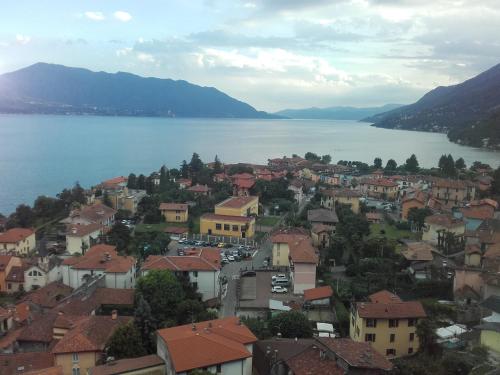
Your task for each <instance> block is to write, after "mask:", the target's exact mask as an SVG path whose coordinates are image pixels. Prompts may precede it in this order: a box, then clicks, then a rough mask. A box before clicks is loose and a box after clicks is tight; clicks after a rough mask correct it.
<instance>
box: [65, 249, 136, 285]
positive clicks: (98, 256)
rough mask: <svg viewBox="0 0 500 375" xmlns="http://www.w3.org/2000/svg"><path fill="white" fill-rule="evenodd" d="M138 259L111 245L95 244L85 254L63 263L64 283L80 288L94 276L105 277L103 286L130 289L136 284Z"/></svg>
mask: <svg viewBox="0 0 500 375" xmlns="http://www.w3.org/2000/svg"><path fill="white" fill-rule="evenodd" d="M135 270H136V259H135V258H134V257H131V256H121V255H118V253H117V252H116V248H115V247H114V246H110V245H95V246H93V247H91V248H90V249H89V250H88V251H87V252H86V253H85V255H83V256H78V257H77V256H74V257H71V258H67V259H65V260H64V261H63V263H62V278H63V283H64V284H65V285H68V286H70V287H72V288H75V289H76V288H79V287H80V286H82V285H83V284H84V283H85V282H86V281H88V280H89V279H91V278H93V277H97V276H101V277H103V278H104V285H102V286H103V287H106V288H118V289H130V288H133V287H134V286H135V279H136V275H135Z"/></svg>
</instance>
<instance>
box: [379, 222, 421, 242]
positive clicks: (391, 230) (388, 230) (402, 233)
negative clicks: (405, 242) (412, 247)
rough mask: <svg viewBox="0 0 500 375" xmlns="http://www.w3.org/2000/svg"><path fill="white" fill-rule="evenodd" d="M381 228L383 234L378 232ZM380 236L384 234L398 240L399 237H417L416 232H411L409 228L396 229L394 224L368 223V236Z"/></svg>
mask: <svg viewBox="0 0 500 375" xmlns="http://www.w3.org/2000/svg"><path fill="white" fill-rule="evenodd" d="M381 230H384V231H385V234H382V233H380V231H381ZM381 236H385V237H386V238H388V239H390V240H399V239H401V238H409V239H416V238H417V234H416V233H412V232H410V231H409V230H402V229H398V228H396V227H395V226H394V225H389V224H387V223H384V224H370V238H377V237H381Z"/></svg>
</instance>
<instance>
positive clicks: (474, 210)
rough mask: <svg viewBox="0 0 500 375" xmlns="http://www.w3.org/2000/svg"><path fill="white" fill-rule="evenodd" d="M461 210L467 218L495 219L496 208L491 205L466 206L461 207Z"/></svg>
mask: <svg viewBox="0 0 500 375" xmlns="http://www.w3.org/2000/svg"><path fill="white" fill-rule="evenodd" d="M460 212H461V213H462V215H463V216H464V217H465V218H468V219H479V220H486V219H493V215H494V210H493V209H492V207H490V206H488V207H484V206H471V207H464V208H461V209H460Z"/></svg>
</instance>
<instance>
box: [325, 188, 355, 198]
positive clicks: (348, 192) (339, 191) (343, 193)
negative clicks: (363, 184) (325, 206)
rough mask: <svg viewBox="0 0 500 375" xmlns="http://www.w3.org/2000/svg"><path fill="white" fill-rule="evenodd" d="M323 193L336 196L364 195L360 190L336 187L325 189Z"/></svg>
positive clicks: (352, 196) (353, 196)
mask: <svg viewBox="0 0 500 375" xmlns="http://www.w3.org/2000/svg"><path fill="white" fill-rule="evenodd" d="M321 194H323V195H326V196H329V197H332V198H335V197H343V198H344V197H345V198H348V197H351V198H359V197H361V196H362V194H361V192H360V191H358V190H352V189H334V190H331V189H329V190H323V191H322V192H321Z"/></svg>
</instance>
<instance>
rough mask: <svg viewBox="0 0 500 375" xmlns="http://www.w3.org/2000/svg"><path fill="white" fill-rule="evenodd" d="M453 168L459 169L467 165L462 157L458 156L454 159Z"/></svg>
mask: <svg viewBox="0 0 500 375" xmlns="http://www.w3.org/2000/svg"><path fill="white" fill-rule="evenodd" d="M455 168H456V169H458V170H460V171H462V170H464V169H466V168H467V166H466V165H465V160H464V158H458V159H457V160H455Z"/></svg>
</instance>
